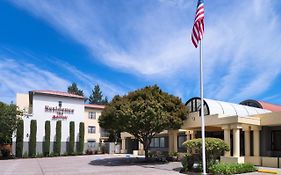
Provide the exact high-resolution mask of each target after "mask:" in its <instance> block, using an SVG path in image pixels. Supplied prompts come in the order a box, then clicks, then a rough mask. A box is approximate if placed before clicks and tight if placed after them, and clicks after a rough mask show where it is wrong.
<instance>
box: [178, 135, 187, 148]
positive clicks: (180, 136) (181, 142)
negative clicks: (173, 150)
mask: <svg viewBox="0 0 281 175" xmlns="http://www.w3.org/2000/svg"><path fill="white" fill-rule="evenodd" d="M185 141H186V136H185V135H179V136H178V148H185V147H184V146H183V145H182V144H183V142H185Z"/></svg>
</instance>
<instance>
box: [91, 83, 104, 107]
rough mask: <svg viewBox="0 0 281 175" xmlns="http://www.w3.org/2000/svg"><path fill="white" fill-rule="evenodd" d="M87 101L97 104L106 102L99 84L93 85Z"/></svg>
mask: <svg viewBox="0 0 281 175" xmlns="http://www.w3.org/2000/svg"><path fill="white" fill-rule="evenodd" d="M89 103H90V104H99V105H104V104H107V103H108V99H107V97H105V98H104V99H103V95H102V91H101V90H100V86H99V85H98V84H97V85H95V87H94V89H93V90H92V94H91V95H90V97H89Z"/></svg>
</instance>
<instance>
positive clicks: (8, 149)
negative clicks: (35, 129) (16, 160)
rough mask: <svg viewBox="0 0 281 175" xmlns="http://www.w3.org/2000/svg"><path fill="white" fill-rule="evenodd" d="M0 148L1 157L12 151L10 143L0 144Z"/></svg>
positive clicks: (8, 154)
mask: <svg viewBox="0 0 281 175" xmlns="http://www.w3.org/2000/svg"><path fill="white" fill-rule="evenodd" d="M0 150H1V155H2V157H5V158H6V157H9V156H10V155H11V152H12V145H11V144H0Z"/></svg>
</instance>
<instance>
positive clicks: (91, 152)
mask: <svg viewBox="0 0 281 175" xmlns="http://www.w3.org/2000/svg"><path fill="white" fill-rule="evenodd" d="M86 154H87V155H92V154H94V152H93V150H91V149H87V150H86Z"/></svg>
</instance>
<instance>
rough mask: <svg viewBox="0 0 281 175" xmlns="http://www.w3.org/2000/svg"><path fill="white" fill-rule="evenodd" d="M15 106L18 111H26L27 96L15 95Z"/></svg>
mask: <svg viewBox="0 0 281 175" xmlns="http://www.w3.org/2000/svg"><path fill="white" fill-rule="evenodd" d="M16 105H17V106H18V107H19V109H20V110H23V109H28V107H29V94H21V93H17V95H16Z"/></svg>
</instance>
